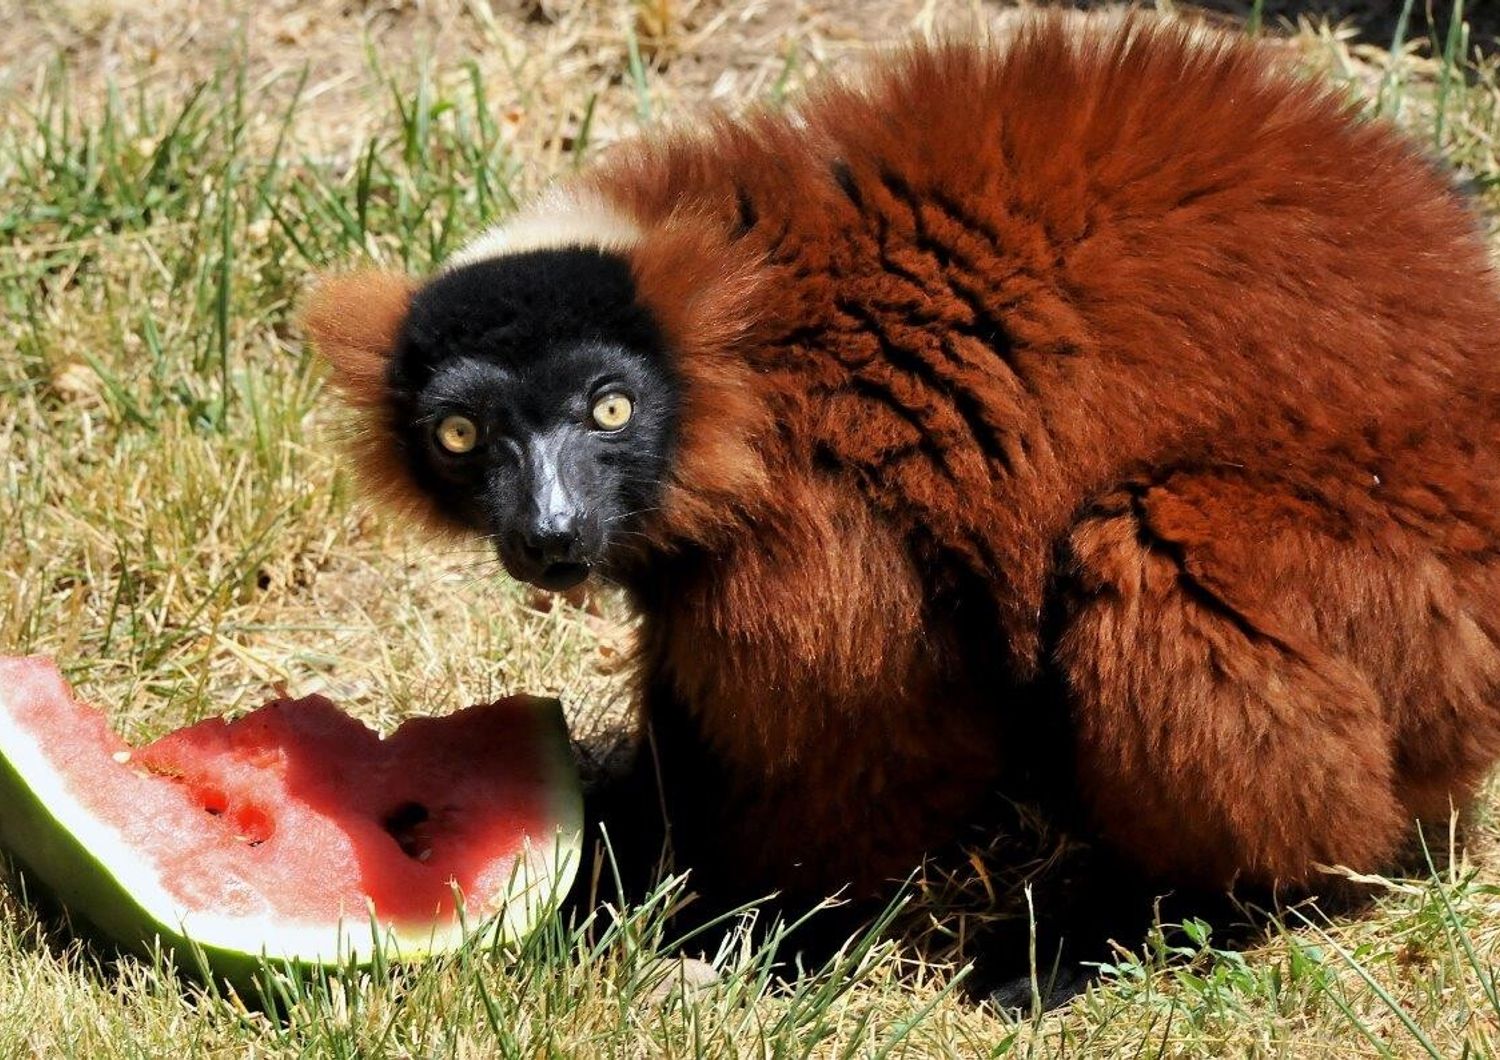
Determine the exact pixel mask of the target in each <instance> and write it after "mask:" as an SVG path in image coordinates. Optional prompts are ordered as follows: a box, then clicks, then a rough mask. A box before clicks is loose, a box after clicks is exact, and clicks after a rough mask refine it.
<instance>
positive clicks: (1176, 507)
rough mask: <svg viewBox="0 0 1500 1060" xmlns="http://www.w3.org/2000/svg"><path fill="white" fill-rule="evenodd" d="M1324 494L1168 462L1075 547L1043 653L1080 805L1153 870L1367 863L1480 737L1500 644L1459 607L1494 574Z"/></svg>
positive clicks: (1478, 604) (1482, 746)
mask: <svg viewBox="0 0 1500 1060" xmlns="http://www.w3.org/2000/svg"><path fill="white" fill-rule="evenodd" d="M1345 481H1348V480H1345ZM1330 495H1331V496H1334V497H1337V496H1338V494H1337V493H1336V492H1335V491H1334V490H1332V489H1330V490H1328V491H1327V492H1326V493H1324V494H1321V495H1320V494H1319V493H1318V492H1317V491H1316V489H1306V488H1304V489H1303V490H1301V491H1300V492H1294V491H1293V490H1291V489H1289V488H1287V487H1285V486H1281V485H1279V484H1276V483H1264V482H1246V481H1244V480H1243V479H1240V478H1236V477H1234V476H1233V475H1232V474H1228V475H1220V474H1211V473H1179V474H1176V475H1173V476H1171V477H1168V478H1166V479H1164V480H1162V481H1159V482H1155V483H1151V484H1142V485H1140V486H1137V487H1132V488H1126V489H1122V490H1120V491H1118V492H1117V493H1115V494H1113V495H1111V496H1109V497H1107V498H1105V499H1104V500H1103V501H1102V502H1101V503H1099V504H1098V505H1096V506H1095V507H1094V508H1093V509H1092V510H1091V511H1090V512H1089V513H1087V515H1086V516H1085V517H1084V518H1082V519H1081V520H1080V521H1079V522H1078V523H1077V524H1076V526H1075V528H1074V530H1073V531H1072V533H1071V535H1070V537H1069V539H1068V541H1067V548H1066V552H1065V555H1064V558H1063V563H1062V575H1061V580H1060V583H1059V587H1058V594H1057V597H1056V599H1055V601H1054V603H1055V605H1056V607H1057V608H1058V615H1059V618H1060V622H1059V630H1060V632H1059V636H1058V639H1057V641H1056V643H1055V645H1054V648H1053V660H1054V663H1055V665H1056V667H1057V668H1058V674H1059V677H1060V680H1061V682H1062V685H1063V688H1064V690H1065V695H1066V696H1067V698H1068V702H1069V708H1070V712H1071V716H1072V722H1073V727H1074V737H1075V741H1076V743H1075V749H1074V750H1075V756H1076V761H1077V765H1078V778H1079V785H1080V788H1081V796H1082V799H1083V801H1084V804H1085V807H1086V810H1087V812H1088V814H1089V816H1090V817H1091V818H1092V822H1093V824H1094V825H1095V826H1096V827H1097V828H1098V830H1099V831H1100V833H1101V834H1102V835H1103V836H1104V838H1106V839H1107V841H1108V842H1109V843H1111V844H1112V845H1113V846H1114V847H1115V848H1116V849H1117V850H1119V851H1120V852H1122V853H1123V854H1125V855H1126V856H1127V857H1128V858H1129V859H1130V860H1132V861H1133V862H1134V863H1136V864H1137V865H1139V866H1140V867H1141V868H1142V869H1143V870H1144V871H1145V872H1147V873H1148V874H1150V875H1153V876H1158V877H1161V878H1170V879H1172V880H1175V881H1184V882H1192V881H1197V882H1200V883H1202V884H1205V885H1209V886H1226V885H1229V884H1231V883H1232V882H1235V881H1239V882H1242V883H1250V884H1257V885H1268V886H1279V885H1291V886H1293V887H1299V886H1313V885H1316V884H1317V883H1318V876H1319V871H1318V866H1319V865H1337V864H1342V865H1347V866H1351V867H1354V868H1357V869H1361V870H1373V869H1378V868H1380V867H1382V866H1383V865H1387V864H1388V863H1389V862H1390V861H1391V859H1392V858H1393V857H1394V856H1395V855H1396V854H1397V853H1398V851H1399V849H1400V848H1401V846H1402V843H1403V840H1404V839H1405V838H1406V837H1407V835H1408V834H1409V832H1410V829H1411V826H1412V824H1413V820H1414V819H1415V818H1416V817H1418V816H1421V815H1423V814H1427V815H1431V814H1434V813H1438V812H1442V811H1444V810H1445V809H1446V805H1447V799H1448V797H1449V796H1450V795H1451V796H1452V797H1453V798H1455V799H1459V800H1461V799H1463V798H1464V797H1466V795H1467V793H1468V791H1467V789H1468V788H1469V786H1470V785H1472V783H1473V782H1474V781H1475V780H1476V779H1477V776H1478V773H1479V769H1480V768H1481V763H1482V762H1483V761H1486V760H1487V757H1486V756H1487V755H1488V754H1489V752H1490V751H1491V750H1492V749H1493V744H1494V740H1495V735H1494V734H1495V733H1496V732H1497V729H1500V726H1497V725H1496V724H1495V722H1496V718H1495V704H1496V703H1497V702H1500V695H1497V690H1500V652H1497V650H1496V645H1495V641H1494V640H1493V639H1491V638H1490V637H1489V636H1487V635H1485V634H1484V632H1483V628H1482V627H1481V626H1479V625H1477V624H1476V623H1475V622H1474V621H1473V620H1472V618H1471V616H1470V614H1469V610H1473V611H1477V612H1479V613H1482V612H1483V611H1484V610H1485V609H1486V608H1487V606H1488V605H1489V604H1491V603H1493V601H1492V600H1489V599H1488V598H1487V597H1486V595H1485V594H1486V592H1487V591H1488V590H1487V588H1486V585H1481V584H1479V583H1476V582H1473V581H1472V579H1471V580H1470V581H1469V582H1465V581H1464V580H1463V578H1461V577H1456V576H1455V575H1454V574H1453V573H1452V572H1451V571H1450V570H1449V569H1448V568H1447V567H1445V566H1444V565H1443V564H1441V563H1438V562H1436V560H1434V559H1433V553H1432V552H1431V551H1430V550H1427V549H1423V548H1422V547H1420V543H1419V542H1416V543H1414V542H1412V541H1411V540H1410V538H1409V537H1408V536H1403V535H1402V534H1401V533H1400V532H1399V528H1397V527H1395V526H1394V524H1385V523H1383V522H1381V521H1380V519H1381V516H1380V512H1379V509H1378V508H1375V507H1373V506H1367V505H1357V504H1355V503H1353V502H1351V504H1350V510H1342V509H1340V508H1339V507H1338V506H1337V505H1336V504H1335V503H1334V502H1332V501H1330V500H1328V499H1327V498H1328V497H1329V496H1330ZM1372 523H1373V524H1374V525H1372ZM1486 584H1489V583H1486ZM1466 608H1468V609H1469V610H1466ZM1392 638H1400V640H1401V642H1400V643H1399V644H1394V645H1393V644H1392ZM1412 675H1422V678H1423V682H1422V683H1417V682H1413V681H1412V679H1411V678H1412ZM1470 729H1482V730H1484V731H1485V732H1487V733H1489V734H1490V735H1489V736H1488V737H1487V738H1484V739H1479V738H1477V737H1475V736H1474V735H1472V734H1471V733H1470V732H1469V730H1470ZM1438 796H1441V798H1439V797H1438Z"/></svg>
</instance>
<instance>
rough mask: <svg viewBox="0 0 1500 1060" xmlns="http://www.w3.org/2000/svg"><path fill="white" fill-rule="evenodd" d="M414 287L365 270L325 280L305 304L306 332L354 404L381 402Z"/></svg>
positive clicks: (396, 276) (394, 276) (408, 281)
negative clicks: (393, 352) (387, 365)
mask: <svg viewBox="0 0 1500 1060" xmlns="http://www.w3.org/2000/svg"><path fill="white" fill-rule="evenodd" d="M415 286H416V285H415V284H414V283H413V281H412V280H411V278H410V277H408V276H403V275H402V274H400V273H396V272H381V271H379V270H377V269H366V270H363V271H360V272H347V273H341V274H338V275H333V276H325V277H323V278H322V279H321V280H319V281H318V284H317V286H316V287H314V288H313V290H312V293H311V294H310V295H308V297H307V300H306V301H305V302H304V303H303V305H302V311H301V313H300V316H301V319H302V327H303V329H304V330H305V331H306V333H307V336H308V338H310V339H311V340H312V343H313V345H314V346H315V347H316V348H317V350H318V353H320V354H321V355H322V356H323V358H324V359H325V360H326V361H327V362H328V363H329V364H330V365H331V366H332V367H333V378H334V382H335V383H336V384H337V385H338V387H339V389H340V390H341V391H343V393H344V396H345V397H346V398H348V400H349V401H350V403H351V404H354V405H361V406H367V407H368V406H372V405H377V404H379V403H380V402H381V400H382V399H383V397H384V393H385V367H386V362H387V361H389V360H390V357H391V353H392V351H393V349H394V348H395V345H396V337H397V335H398V334H400V331H401V324H402V323H403V322H404V321H405V320H406V313H407V310H408V309H409V308H410V306H411V296H412V292H413V290H414V289H415Z"/></svg>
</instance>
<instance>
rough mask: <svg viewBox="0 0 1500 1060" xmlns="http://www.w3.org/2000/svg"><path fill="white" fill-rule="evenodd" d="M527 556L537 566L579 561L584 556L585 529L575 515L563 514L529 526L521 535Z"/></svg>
mask: <svg viewBox="0 0 1500 1060" xmlns="http://www.w3.org/2000/svg"><path fill="white" fill-rule="evenodd" d="M521 547H522V550H523V551H524V552H525V554H526V558H527V559H528V560H530V561H531V562H533V563H535V564H536V565H537V566H538V567H550V566H552V565H553V564H554V563H579V562H582V560H583V558H584V556H583V530H582V526H581V522H580V520H579V519H578V517H577V516H576V515H568V516H560V517H554V518H552V519H548V520H546V521H544V522H538V523H537V524H535V525H533V526H529V527H527V528H526V530H525V531H524V532H523V534H522V538H521Z"/></svg>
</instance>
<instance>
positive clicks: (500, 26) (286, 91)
mask: <svg viewBox="0 0 1500 1060" xmlns="http://www.w3.org/2000/svg"><path fill="white" fill-rule="evenodd" d="M1078 6H1090V5H1087V4H1082V5H1078ZM1093 6H1098V5H1093ZM1146 6H1150V5H1146ZM1159 6H1163V7H1166V6H1172V5H1171V0H1159ZM1176 6H1177V7H1178V8H1184V7H1188V6H1197V7H1198V8H1200V9H1202V10H1203V11H1205V12H1206V13H1207V14H1208V15H1209V17H1211V18H1226V19H1233V20H1243V18H1244V17H1245V16H1246V15H1248V13H1249V12H1250V9H1251V6H1252V4H1251V0H1200V2H1199V3H1197V4H1196V5H1186V4H1181V3H1179V4H1177V5H1176ZM1400 6H1401V5H1400V0H1267V2H1266V4H1265V13H1266V19H1267V23H1268V24H1269V25H1271V26H1273V27H1275V26H1278V25H1280V26H1288V25H1291V24H1293V23H1295V21H1296V19H1297V18H1298V17H1302V18H1321V17H1326V18H1329V19H1331V20H1332V21H1333V22H1334V23H1340V22H1342V23H1343V24H1344V25H1345V28H1346V31H1347V33H1348V34H1349V35H1350V37H1351V38H1354V37H1359V38H1363V39H1364V40H1368V41H1370V42H1371V43H1378V44H1388V43H1389V40H1390V34H1391V32H1392V29H1393V26H1394V23H1395V21H1396V16H1397V14H1398V13H1399V10H1400ZM1430 6H1439V7H1443V8H1447V7H1448V3H1447V2H1446V0H1442V2H1440V3H1436V4H1435V3H1434V0H1420V2H1418V3H1417V4H1416V5H1415V7H1416V10H1415V11H1414V14H1413V18H1412V24H1411V31H1410V32H1411V33H1412V34H1413V35H1422V34H1426V33H1427V32H1428V29H1429V19H1428V16H1427V14H1426V8H1428V7H1430ZM1467 6H1468V8H1469V11H1468V12H1467V17H1468V20H1469V21H1470V23H1471V26H1472V29H1473V38H1472V39H1473V42H1474V44H1475V46H1476V47H1482V48H1493V47H1494V46H1495V45H1496V44H1497V42H1500V4H1497V3H1492V2H1491V0H1469V2H1468V5H1467ZM1015 7H1016V5H1015V4H1014V3H1008V2H1007V3H996V2H993V0H990V2H986V0H876V2H871V0H613V2H604V0H262V2H258V3H257V2H253V0H0V12H3V11H5V9H7V8H10V9H12V10H10V11H9V12H8V13H7V17H6V18H5V19H4V25H5V27H6V32H5V33H4V34H3V35H0V106H13V105H16V102H15V101H16V100H18V99H24V98H27V95H28V91H29V89H30V87H31V86H32V85H33V83H34V82H35V81H36V80H37V79H38V78H43V77H47V76H49V75H52V74H53V73H54V72H55V70H56V68H57V66H58V64H59V63H62V64H65V65H66V68H67V71H68V75H69V80H70V82H71V83H72V84H73V85H74V87H75V97H76V98H77V100H78V101H79V104H80V105H81V106H84V107H87V106H89V105H90V103H91V102H92V101H97V100H99V99H101V98H102V92H103V89H104V86H105V85H106V84H114V85H116V86H117V87H118V88H119V90H120V91H121V93H122V94H123V95H125V96H127V97H128V96H129V94H130V93H131V92H133V91H135V90H136V89H138V88H141V87H144V88H146V89H148V90H149V89H150V88H152V87H161V86H171V85H181V86H184V87H186V86H188V85H191V84H193V83H195V82H198V81H201V80H204V79H207V78H210V77H212V76H213V75H214V73H215V71H216V70H218V69H221V68H222V67H223V66H224V65H225V63H226V60H229V59H234V58H239V57H243V58H244V59H245V60H246V63H245V67H246V69H247V71H248V74H249V80H248V88H249V89H250V91H251V96H252V98H253V99H255V100H256V101H257V104H258V106H259V108H260V109H262V110H264V111H265V117H266V119H267V120H266V122H265V125H266V126H267V127H270V126H271V125H272V120H271V116H272V114H273V113H274V112H277V111H278V110H279V107H282V106H285V104H286V103H287V102H288V101H289V100H290V98H291V96H292V95H293V93H294V91H295V89H296V86H297V82H298V79H299V77H300V75H301V71H302V70H303V69H304V68H305V69H306V71H307V82H306V85H305V86H304V88H303V90H302V103H301V108H302V117H303V120H302V121H300V122H299V123H298V125H297V129H296V133H297V136H298V137H299V139H300V140H301V142H302V143H303V144H304V145H305V146H308V147H321V148H325V149H329V150H333V151H337V150H338V149H340V148H342V147H344V146H345V145H348V144H352V143H357V142H359V141H360V139H361V135H362V133H363V132H364V131H365V130H366V129H367V127H368V117H367V115H368V113H369V111H370V109H371V108H370V106H369V104H370V93H371V92H372V91H375V90H377V86H378V79H375V78H372V77H370V76H369V74H370V72H371V69H372V65H373V66H375V67H377V68H380V69H390V70H403V71H404V70H407V69H409V68H410V67H411V66H412V65H413V61H414V60H416V61H422V60H429V61H431V63H432V65H433V67H434V68H437V69H452V68H453V67H454V66H455V65H456V63H458V62H469V61H472V62H473V63H474V64H475V67H476V68H477V69H478V71H479V72H480V73H481V75H482V76H483V77H484V79H485V81H486V83H487V84H489V85H491V86H495V88H494V97H493V98H495V99H496V101H497V106H500V107H503V108H504V109H505V111H506V113H507V115H508V117H509V119H510V120H511V121H513V122H515V123H517V125H521V124H524V123H525V122H526V121H528V120H535V119H536V118H537V116H541V117H542V118H543V119H544V120H549V121H552V122H554V123H559V122H566V121H568V120H570V119H571V120H575V121H576V120H577V119H578V117H579V115H577V114H571V115H569V114H566V113H563V112H565V111H569V110H576V109H578V108H579V107H580V106H581V105H582V104H581V103H580V102H579V101H580V100H582V99H586V98H587V95H588V94H594V95H597V97H598V102H599V106H598V107H597V108H596V110H597V112H596V114H595V123H594V125H593V132H594V134H595V136H596V138H597V141H599V142H608V140H610V139H611V138H612V137H613V136H614V135H615V133H616V130H617V129H618V128H619V127H620V122H619V118H620V117H621V116H622V115H623V114H625V113H628V111H629V110H630V108H631V107H632V106H633V105H634V98H633V93H632V92H631V91H627V89H629V88H630V86H629V85H628V84H626V82H627V81H628V79H629V65H630V59H629V54H628V47H627V44H626V40H627V34H626V33H624V32H623V30H624V29H625V28H626V27H629V28H630V29H631V30H633V31H634V33H635V35H636V37H637V39H638V40H639V43H640V49H641V54H642V56H643V61H644V62H645V64H646V67H647V70H648V76H650V77H651V92H652V96H653V99H654V101H655V103H656V105H657V106H660V107H663V108H664V109H670V108H672V107H674V106H676V105H680V104H683V103H686V104H688V105H698V104H701V103H702V102H704V101H741V100H746V99H753V98H757V97H759V96H762V95H763V94H764V93H765V92H766V91H768V90H769V89H770V88H771V86H773V85H775V84H777V83H785V84H786V85H787V87H793V88H794V87H795V85H796V84H797V83H798V82H799V81H800V79H801V78H802V77H803V76H804V75H805V74H806V73H808V72H811V71H812V70H815V69H817V68H818V67H820V66H824V65H827V64H829V63H836V62H837V60H838V59H839V58H840V57H842V56H845V55H848V54H850V53H851V52H854V51H858V50H860V49H862V48H864V47H867V46H869V45H872V44H879V43H882V42H888V41H891V40H896V39H899V38H901V37H902V36H904V35H906V34H908V33H910V32H913V31H923V30H932V29H947V30H948V31H950V32H960V33H964V32H973V31H974V27H975V25H976V24H977V23H982V22H989V21H993V20H994V19H995V18H996V17H997V16H1000V15H1002V14H1003V13H1004V12H1005V11H1007V10H1012V9H1014V8H1015ZM1437 28H1438V32H1442V31H1443V29H1444V28H1445V22H1444V20H1443V19H1441V18H1439V19H1438V20H1437ZM580 85H581V86H586V94H583V95H581V94H580V91H579V86H580ZM562 86H566V89H564V88H563V87H562ZM553 88H555V89H556V94H557V96H558V98H549V97H550V96H552V95H553V92H552V91H551V90H552V89H553ZM564 95H566V96H567V97H568V98H566V99H564V98H561V97H562V96H564ZM520 131H521V130H519V129H518V133H519V132H520Z"/></svg>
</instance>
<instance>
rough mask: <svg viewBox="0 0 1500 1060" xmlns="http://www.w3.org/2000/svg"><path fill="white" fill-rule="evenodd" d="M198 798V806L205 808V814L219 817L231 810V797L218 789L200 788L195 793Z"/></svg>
mask: <svg viewBox="0 0 1500 1060" xmlns="http://www.w3.org/2000/svg"><path fill="white" fill-rule="evenodd" d="M194 794H195V795H197V796H198V805H199V806H202V807H203V812H204V813H208V814H212V815H213V816H215V817H217V816H219V814H221V813H223V812H224V811H225V810H227V809H229V796H227V795H225V794H224V793H223V792H222V791H220V790H219V789H218V788H199V789H198V790H197V791H195V792H194Z"/></svg>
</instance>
